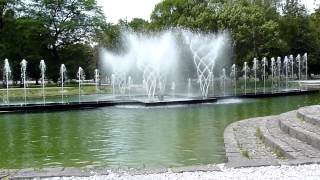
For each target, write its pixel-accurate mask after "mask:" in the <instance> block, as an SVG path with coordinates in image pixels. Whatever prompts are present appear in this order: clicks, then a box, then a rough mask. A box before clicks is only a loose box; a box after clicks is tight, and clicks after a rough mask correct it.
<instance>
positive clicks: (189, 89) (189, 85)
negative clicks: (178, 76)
mask: <svg viewBox="0 0 320 180" xmlns="http://www.w3.org/2000/svg"><path fill="white" fill-rule="evenodd" d="M187 89H188V97H191V78H188V86H187Z"/></svg>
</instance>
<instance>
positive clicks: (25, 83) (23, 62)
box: [20, 59, 28, 105]
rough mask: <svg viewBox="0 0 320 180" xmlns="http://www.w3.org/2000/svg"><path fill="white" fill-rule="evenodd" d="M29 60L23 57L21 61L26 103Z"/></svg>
mask: <svg viewBox="0 0 320 180" xmlns="http://www.w3.org/2000/svg"><path fill="white" fill-rule="evenodd" d="M27 63H28V62H27V61H26V60H25V59H23V60H22V61H21V62H20V66H21V81H22V83H23V91H24V104H25V105H26V104H27Z"/></svg>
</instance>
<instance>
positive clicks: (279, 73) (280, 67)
mask: <svg viewBox="0 0 320 180" xmlns="http://www.w3.org/2000/svg"><path fill="white" fill-rule="evenodd" d="M281 70H282V63H281V57H278V58H277V74H278V75H277V76H278V90H279V91H280V88H281Z"/></svg>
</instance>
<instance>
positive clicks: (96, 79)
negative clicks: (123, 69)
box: [94, 69, 100, 101]
mask: <svg viewBox="0 0 320 180" xmlns="http://www.w3.org/2000/svg"><path fill="white" fill-rule="evenodd" d="M99 81H100V73H99V70H98V69H95V70H94V82H95V85H96V96H97V101H98V94H99Z"/></svg>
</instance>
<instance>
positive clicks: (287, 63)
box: [283, 56, 289, 90]
mask: <svg viewBox="0 0 320 180" xmlns="http://www.w3.org/2000/svg"><path fill="white" fill-rule="evenodd" d="M283 65H284V68H285V69H284V70H285V71H286V74H285V76H286V90H287V89H288V75H289V73H288V69H289V67H288V66H289V59H288V57H287V56H285V57H284V60H283Z"/></svg>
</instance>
